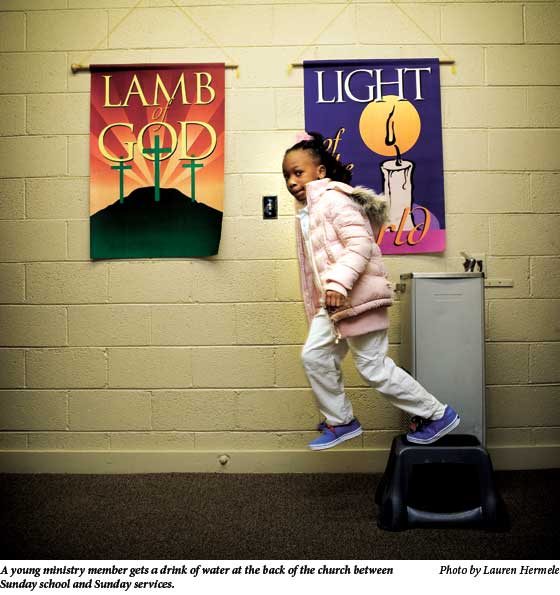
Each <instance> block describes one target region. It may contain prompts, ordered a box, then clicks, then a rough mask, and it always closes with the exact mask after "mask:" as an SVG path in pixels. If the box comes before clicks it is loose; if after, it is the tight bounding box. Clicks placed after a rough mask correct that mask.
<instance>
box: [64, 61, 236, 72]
mask: <svg viewBox="0 0 560 595" xmlns="http://www.w3.org/2000/svg"><path fill="white" fill-rule="evenodd" d="M142 66H144V68H154V67H157V66H158V64H145V65H141V64H140V65H139V64H95V65H90V64H76V63H73V64H72V65H71V66H70V68H71V69H72V72H73V73H74V74H76V73H77V72H91V71H92V70H126V69H128V68H131V67H134V68H135V69H137V70H138V69H141V68H142ZM225 67H226V69H228V70H232V69H237V68H239V64H226V65H225Z"/></svg>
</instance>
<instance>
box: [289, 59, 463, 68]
mask: <svg viewBox="0 0 560 595" xmlns="http://www.w3.org/2000/svg"><path fill="white" fill-rule="evenodd" d="M317 62H321V60H317ZM329 62H333V60H329ZM340 62H344V60H341V61H340ZM439 63H440V65H443V64H450V65H454V64H455V60H440V61H439ZM290 67H291V68H303V62H292V63H291V64H290Z"/></svg>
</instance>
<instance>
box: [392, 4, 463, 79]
mask: <svg viewBox="0 0 560 595" xmlns="http://www.w3.org/2000/svg"><path fill="white" fill-rule="evenodd" d="M390 1H391V4H393V6H395V7H396V8H398V9H399V10H400V11H401V12H402V13H403V14H404V16H405V17H406V18H407V19H408V20H409V21H411V22H412V24H413V25H415V26H416V28H417V29H419V30H420V31H421V32H422V33H423V34H424V35H425V36H426V37H427V38H428V39H429V40H430V41H431V42H432V45H434V46H435V47H437V48H438V49H439V50H441V51H442V52H443V53H444V54H445V55H446V56H447V58H448V59H449V62H450V64H451V74H457V69H456V68H455V60H453V58H452V57H451V56H450V54H449V53H448V52H447V51H446V49H445V48H444V47H443V46H442V45H441V44H440V43H438V42H437V41H436V40H435V39H434V38H433V37H432V36H431V35H430V34H429V33H428V32H427V31H426V29H424V28H423V27H422V26H421V25H419V24H418V23H417V22H416V21H415V20H414V19H413V18H412V17H411V16H410V15H409V14H408V13H407V12H406V10H405V9H404V8H403V7H402V6H401V5H400V2H397V0H390Z"/></svg>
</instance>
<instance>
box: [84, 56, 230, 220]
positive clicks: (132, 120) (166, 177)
mask: <svg viewBox="0 0 560 595" xmlns="http://www.w3.org/2000/svg"><path fill="white" fill-rule="evenodd" d="M156 147H158V148H157V149H156ZM154 152H156V153H158V155H157V156H156V155H155V154H154ZM185 166H186V167H185ZM156 170H157V171H156ZM90 175H91V187H90V215H93V214H94V213H96V212H98V211H100V210H102V209H104V208H105V207H107V206H109V205H111V204H113V203H115V202H117V201H118V200H119V198H122V194H124V196H127V195H129V194H130V193H131V192H132V191H133V190H135V189H137V188H142V187H151V186H154V187H155V186H156V185H157V186H159V187H160V188H177V189H178V190H180V191H181V192H182V193H183V194H185V195H186V196H187V197H191V198H195V199H196V202H201V203H205V204H207V205H208V206H210V207H212V208H214V209H217V210H219V211H223V194H224V181H223V179H224V67H223V64H191V65H186V66H185V65H181V66H178V65H152V66H150V67H147V66H140V67H135V66H130V67H129V68H128V69H126V70H124V69H123V70H120V69H117V70H111V69H109V68H108V69H107V70H103V68H102V67H97V69H96V71H95V72H92V83H91V133H90ZM156 181H158V184H156ZM193 192H194V194H195V196H194V197H193V196H192V195H193ZM121 193H122V194H121Z"/></svg>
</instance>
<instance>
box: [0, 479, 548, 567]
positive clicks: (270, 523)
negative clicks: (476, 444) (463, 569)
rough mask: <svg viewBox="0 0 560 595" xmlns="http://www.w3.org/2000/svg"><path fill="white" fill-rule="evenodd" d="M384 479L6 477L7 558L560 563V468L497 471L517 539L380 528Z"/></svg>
mask: <svg viewBox="0 0 560 595" xmlns="http://www.w3.org/2000/svg"><path fill="white" fill-rule="evenodd" d="M380 478H381V476H380V475H359V474H351V475H342V474H336V475H330V474H320V475H313V474H307V475H305V474H301V475H300V474H298V475H295V474H294V475H228V474H150V475H47V474H44V475H43V474H41V475H19V474H18V475H12V474H4V475H0V504H1V512H0V535H1V540H2V545H3V558H5V559H58V560H61V559H69V560H76V559H90V560H98V559H113V560H116V559H143V560H148V559H169V560H200V559H213V560H233V559H241V560H258V559H276V560H277V559H284V560H296V559H297V560H302V559H303V560H305V559H307V560H311V559H319V560H320V559H325V560H326V559H330V560H337V559H338V560H341V559H343V560H347V559H348V560H365V559H368V560H376V559H430V560H432V559H488V560H492V559H498V560H506V559H517V560H519V559H528V560H530V559H532V560H535V559H547V560H549V559H557V558H558V557H559V554H560V547H559V546H560V513H559V511H558V507H559V505H560V497H559V496H560V469H557V470H543V471H523V472H520V471H515V472H497V473H496V475H495V478H496V485H497V488H498V490H499V493H500V494H501V496H502V498H503V500H504V502H505V505H506V508H507V510H508V512H509V517H510V523H511V526H510V528H509V529H508V530H507V531H503V532H490V531H486V530H484V529H480V528H472V527H471V528H467V527H441V526H440V527H435V528H427V527H422V528H414V529H408V530H406V531H402V532H398V533H395V532H387V531H382V530H381V529H379V528H378V527H377V524H376V519H377V507H376V505H375V503H374V495H375V490H376V487H377V485H378V483H379V480H380Z"/></svg>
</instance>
